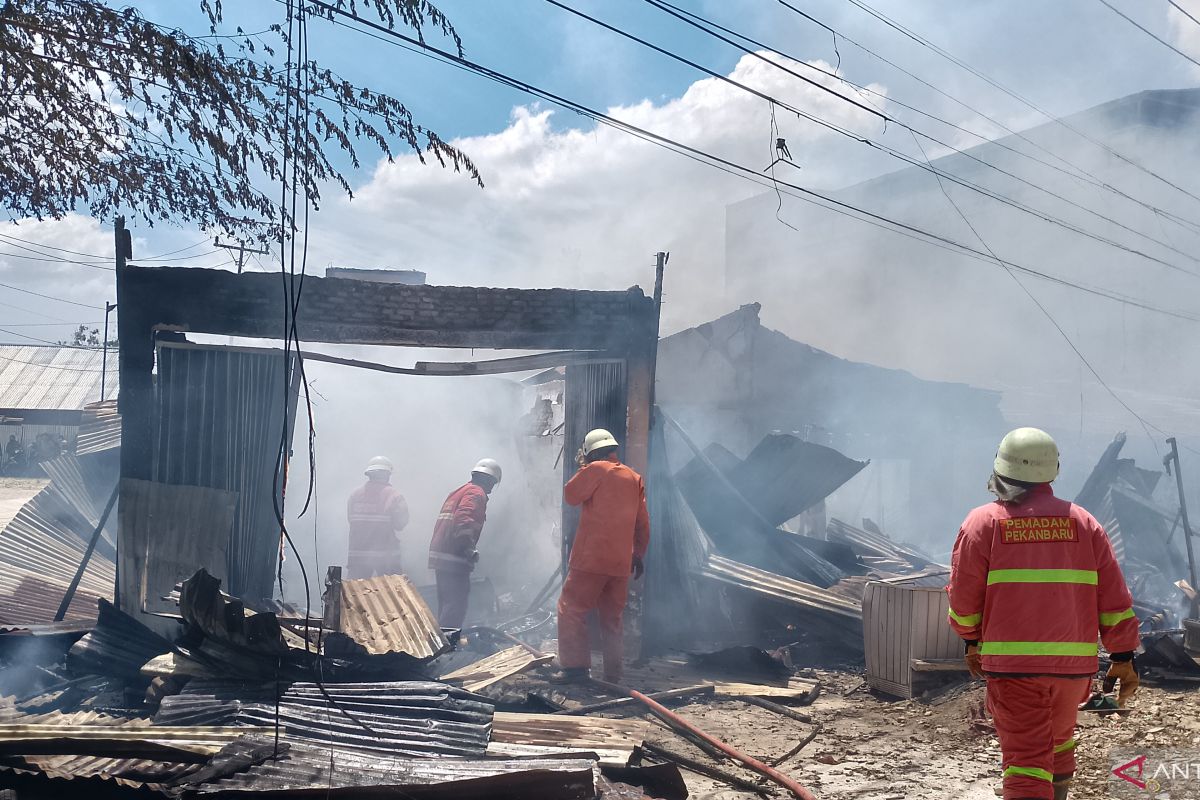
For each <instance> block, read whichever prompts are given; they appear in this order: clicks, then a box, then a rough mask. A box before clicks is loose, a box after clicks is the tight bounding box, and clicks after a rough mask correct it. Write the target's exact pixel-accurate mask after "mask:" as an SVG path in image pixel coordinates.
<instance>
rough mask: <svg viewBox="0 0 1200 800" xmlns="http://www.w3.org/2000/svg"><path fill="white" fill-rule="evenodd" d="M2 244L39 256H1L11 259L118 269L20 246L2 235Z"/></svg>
mask: <svg viewBox="0 0 1200 800" xmlns="http://www.w3.org/2000/svg"><path fill="white" fill-rule="evenodd" d="M0 243H3V244H6V245H8V246H9V247H15V248H17V249H18V250H25V251H26V252H29V253H33V254H34V255H35V256H37V258H34V257H33V256H23V255H19V254H16V253H4V254H0V255H5V256H8V257H10V258H27V259H29V260H31V261H55V262H58V263H62V264H78V265H80V266H82V267H88V268H90V269H102V270H106V271H108V272H112V271H113V270H115V269H116V268H115V267H113V266H111V265H107V264H96V263H91V262H88V261H79V260H77V259H73V258H63V257H61V256H54V254H53V253H47V252H44V251H42V250H37V249H34V248H32V247H29V246H27V245H24V244H19V243H18V242H16V241H9V237H7V236H5V235H4V234H0Z"/></svg>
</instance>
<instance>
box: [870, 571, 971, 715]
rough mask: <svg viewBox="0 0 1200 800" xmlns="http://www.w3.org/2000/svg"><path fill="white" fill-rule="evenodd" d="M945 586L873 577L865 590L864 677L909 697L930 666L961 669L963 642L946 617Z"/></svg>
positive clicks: (931, 669)
mask: <svg viewBox="0 0 1200 800" xmlns="http://www.w3.org/2000/svg"><path fill="white" fill-rule="evenodd" d="M949 610H950V601H949V599H948V598H947V596H946V590H945V589H940V588H931V587H925V586H906V585H904V584H896V583H885V582H881V581H871V582H870V583H868V584H867V585H866V589H865V592H864V594H863V639H864V643H865V649H866V658H867V674H866V679H867V683H868V684H870V685H871V686H872V687H874V688H876V689H878V690H879V691H881V692H886V693H888V694H893V695H898V696H900V697H912V696H913V685H914V683H916V682H917V681H919V677H920V676H921V675H922V674H924V673H927V672H930V671H938V672H944V671H946V670H961V671H963V672H964V673H965V670H966V667H965V666H964V665H963V660H962V658H963V643H962V640H961V639H960V638H959V637H958V634H956V633H955V632H954V630H953V629H952V628H951V627H950V623H949V622H947V621H946V616H947V613H948V612H949Z"/></svg>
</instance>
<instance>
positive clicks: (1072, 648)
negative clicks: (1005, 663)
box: [979, 642, 1099, 656]
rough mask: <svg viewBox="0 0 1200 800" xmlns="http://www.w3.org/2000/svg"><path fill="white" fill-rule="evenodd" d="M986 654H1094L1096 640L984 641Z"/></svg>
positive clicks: (982, 651)
mask: <svg viewBox="0 0 1200 800" xmlns="http://www.w3.org/2000/svg"><path fill="white" fill-rule="evenodd" d="M979 652H980V654H982V655H985V656H1094V655H1096V653H1097V652H1099V648H1098V647H1097V646H1096V643H1095V642H982V643H980V645H979Z"/></svg>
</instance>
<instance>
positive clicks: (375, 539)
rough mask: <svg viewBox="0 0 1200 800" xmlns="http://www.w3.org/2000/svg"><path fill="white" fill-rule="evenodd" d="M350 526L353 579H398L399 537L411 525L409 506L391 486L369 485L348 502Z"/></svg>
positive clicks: (349, 565) (348, 561) (349, 561)
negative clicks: (376, 577)
mask: <svg viewBox="0 0 1200 800" xmlns="http://www.w3.org/2000/svg"><path fill="white" fill-rule="evenodd" d="M346 521H347V522H348V523H349V524H350V553H349V556H348V557H347V559H346V571H347V572H348V573H349V574H350V577H351V578H370V577H372V576H375V575H398V574H400V573H401V572H402V569H401V565H400V542H399V541H398V540H397V539H396V534H398V533H400V531H402V530H404V528H405V526H407V525H408V503H407V502H406V501H405V500H404V496H403V495H401V494H400V492H398V491H396V489H395V488H393V487H392V485H391V484H389V483H384V482H383V481H370V480H369V481H367V482H366V483H365V484H363V485H362V486H360V487H358V488H357V489H355V490H354V492H353V493H351V495H350V499H349V500H347V501H346Z"/></svg>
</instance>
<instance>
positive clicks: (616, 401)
mask: <svg viewBox="0 0 1200 800" xmlns="http://www.w3.org/2000/svg"><path fill="white" fill-rule="evenodd" d="M625 372H626V370H625V362H620V363H617V364H612V363H610V364H582V365H569V366H568V367H567V368H566V392H565V395H566V397H565V399H564V409H565V411H566V420H565V425H564V426H563V441H564V442H565V443H566V444H565V445H564V447H565V449H564V450H563V456H562V468H563V483H564V484H566V482H567V481H569V480H570V479H571V476H572V475H574V474H575V470H577V469H578V466H576V464H575V451H576V449H577V448H578V447H579V445H580V444H581V443H582V442H583V437H584V436H586V435H587V432H588V431H590V430H592V429H593V428H604V429H606V430H607V431H609V432H610V433H611V434H612V435H613V436H614V437H616V439H617V441H618V442H624V441H625V423H626V418H627V416H628V409H627V408H626V406H627V402H628V401H627V398H626V394H627V391H626V374H625ZM578 527H579V507H578V506H571V505H567V504H566V503H563V504H562V568H563V569H562V574H563V575H566V574H567V560H568V558H569V557H570V553H571V545H572V544H573V543H574V541H575V529H576V528H578Z"/></svg>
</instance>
